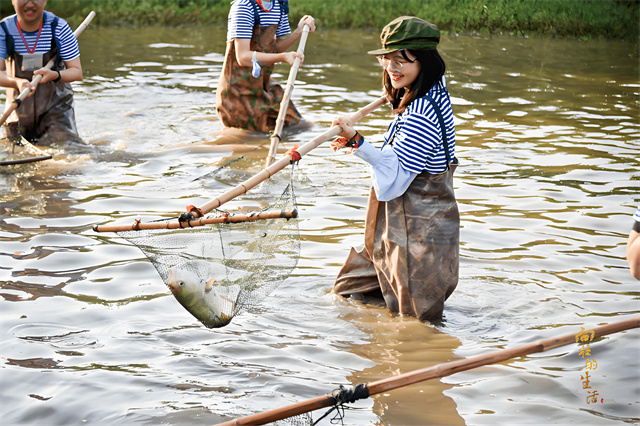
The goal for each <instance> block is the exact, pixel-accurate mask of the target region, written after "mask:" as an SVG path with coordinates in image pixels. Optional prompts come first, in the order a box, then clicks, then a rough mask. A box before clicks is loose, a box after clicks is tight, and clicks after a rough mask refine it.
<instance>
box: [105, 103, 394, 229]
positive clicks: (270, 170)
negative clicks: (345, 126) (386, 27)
mask: <svg viewBox="0 0 640 426" xmlns="http://www.w3.org/2000/svg"><path fill="white" fill-rule="evenodd" d="M386 102H387V100H386V99H385V98H379V99H376V100H375V101H373V102H371V103H370V104H369V105H367V106H365V107H363V108H362V109H360V110H359V111H358V112H356V113H355V114H353V115H352V116H351V119H352V120H353V121H354V122H356V121H359V120H361V119H362V117H364V116H365V115H367V114H369V113H370V112H371V111H373V110H375V109H378V108H380V107H381V106H382V105H384V104H385V103H386ZM340 130H341V129H340V126H333V127H331V128H330V129H329V130H327V131H325V132H324V133H322V134H321V135H319V136H316V137H315V138H313V139H312V140H310V141H309V142H307V143H306V144H304V145H302V146H301V147H300V148H298V149H297V152H298V154H300V157H303V156H304V155H306V154H308V153H309V151H311V150H313V149H315V148H317V147H318V146H320V145H321V144H322V143H323V142H326V141H328V140H329V139H331V138H332V137H334V136H337V135H338V133H340ZM291 160H292V158H291V155H285V156H284V157H282V158H281V159H279V160H278V161H276V162H275V163H273V164H272V165H270V166H269V167H267V168H266V169H263V170H262V171H261V172H258V173H257V174H256V175H254V176H252V177H250V178H249V179H247V180H245V181H244V182H242V183H240V184H239V185H237V186H235V187H233V188H231V189H230V190H228V191H227V192H225V193H224V194H222V195H220V196H218V197H217V198H214V199H213V200H211V201H209V202H207V203H206V204H204V205H203V206H201V207H200V210H201V211H202V213H203V214H207V213H209V212H210V211H211V210H213V209H217V208H218V207H220V206H221V205H223V204H224V203H226V202H228V201H231V200H232V199H234V198H236V197H237V196H239V195H242V194H244V193H246V192H247V191H248V190H250V189H251V188H253V187H254V186H256V185H258V184H259V183H260V182H262V181H265V180H267V179H269V178H270V177H271V176H273V175H274V174H276V173H277V172H279V171H280V170H282V169H284V168H285V167H287V166H288V165H290V164H291ZM148 225H149V224H148V223H136V224H134V226H131V225H129V226H117V225H112V226H95V227H94V228H93V229H94V231H96V232H119V231H139V230H142V229H153V228H148V227H147V226H148ZM176 225H177V226H175V225H174V228H180V225H179V224H178V223H176ZM163 227H166V224H165V225H164V226H163ZM107 228H108V230H107Z"/></svg>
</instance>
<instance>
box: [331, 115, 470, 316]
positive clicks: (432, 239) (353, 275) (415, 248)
mask: <svg viewBox="0 0 640 426" xmlns="http://www.w3.org/2000/svg"><path fill="white" fill-rule="evenodd" d="M438 112H439V111H438ZM443 124H444V122H441V126H442V129H443V134H446V132H444V125H443ZM444 146H445V152H447V153H448V145H447V143H446V140H445V141H444ZM447 160H448V161H447V163H448V164H449V167H448V168H447V170H445V171H444V172H443V173H440V174H431V173H427V172H422V173H421V174H419V175H418V176H416V178H415V179H414V181H413V182H412V183H411V185H409V188H408V189H407V191H406V192H405V193H404V194H403V195H402V196H400V197H397V198H395V199H393V200H390V201H386V202H382V201H378V199H377V198H376V194H375V191H374V190H373V189H372V190H371V193H370V195H369V204H368V206H367V217H366V224H365V231H364V241H365V244H364V248H363V249H362V250H360V251H356V250H355V249H354V248H352V249H351V252H350V253H349V256H348V257H347V260H346V262H345V264H344V266H343V267H342V269H341V270H340V273H339V274H338V278H337V279H336V283H335V285H334V288H333V291H334V293H337V294H340V295H342V296H349V295H353V296H356V297H360V298H362V297H363V296H365V295H367V294H375V293H376V292H378V291H381V292H382V296H383V297H384V300H385V302H386V304H387V307H388V308H389V309H391V310H392V311H394V312H398V313H400V314H402V315H411V316H415V317H417V318H419V319H420V320H423V321H424V320H431V319H438V318H440V317H441V316H442V311H443V308H444V301H445V300H446V299H447V298H448V297H449V296H450V295H451V293H453V290H454V289H455V288H456V286H457V284H458V263H459V239H460V215H459V212H458V204H457V202H456V198H455V195H454V191H453V172H454V171H455V169H456V167H457V160H456V159H454V160H453V162H451V161H449V159H447ZM452 163H453V164H452Z"/></svg>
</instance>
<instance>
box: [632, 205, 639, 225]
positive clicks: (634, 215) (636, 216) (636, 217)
mask: <svg viewBox="0 0 640 426" xmlns="http://www.w3.org/2000/svg"><path fill="white" fill-rule="evenodd" d="M633 218H634V219H635V220H636V222H640V206H638V210H636V212H635V213H634V214H633Z"/></svg>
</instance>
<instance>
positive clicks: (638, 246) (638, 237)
mask: <svg viewBox="0 0 640 426" xmlns="http://www.w3.org/2000/svg"><path fill="white" fill-rule="evenodd" d="M633 219H634V222H633V227H632V228H631V231H630V232H629V239H627V262H629V269H631V275H633V277H634V278H635V279H637V280H640V206H639V207H638V209H637V210H636V212H635V214H634V215H633Z"/></svg>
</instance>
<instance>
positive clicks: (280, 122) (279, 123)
mask: <svg viewBox="0 0 640 426" xmlns="http://www.w3.org/2000/svg"><path fill="white" fill-rule="evenodd" d="M309 30H310V28H309V26H308V25H305V26H304V27H303V28H302V36H301V37H300V43H299V44H298V51H297V52H298V53H299V54H301V55H302V54H304V47H305V45H306V43H307V36H308V35H309ZM301 62H302V60H301V59H300V58H296V60H295V61H294V62H293V66H292V67H291V71H290V72H289V81H287V87H286V88H285V91H284V95H283V96H282V102H281V103H280V111H278V118H277V119H276V127H275V129H273V136H271V145H270V146H269V154H267V159H266V161H265V164H264V166H265V167H269V166H270V165H271V163H273V161H274V160H275V159H276V157H275V155H276V152H277V151H278V142H279V140H280V139H281V136H282V128H283V127H284V117H285V116H286V115H287V110H288V109H289V100H290V99H291V92H293V86H294V84H295V81H296V75H298V68H300V63H301Z"/></svg>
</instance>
